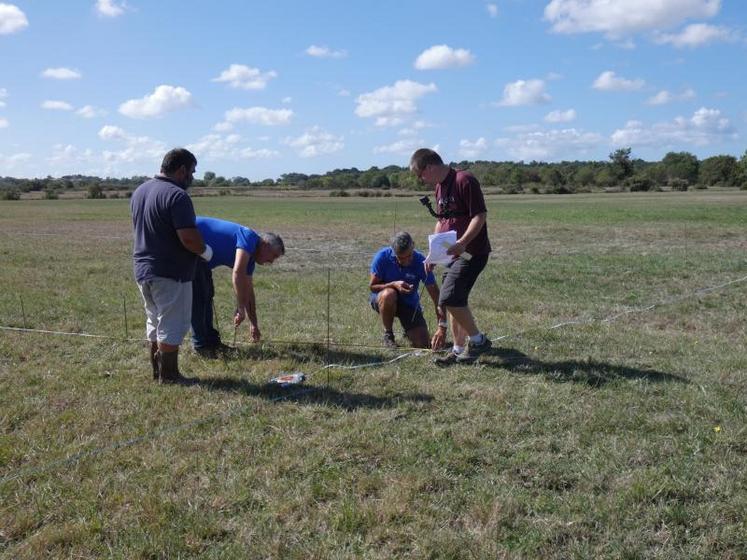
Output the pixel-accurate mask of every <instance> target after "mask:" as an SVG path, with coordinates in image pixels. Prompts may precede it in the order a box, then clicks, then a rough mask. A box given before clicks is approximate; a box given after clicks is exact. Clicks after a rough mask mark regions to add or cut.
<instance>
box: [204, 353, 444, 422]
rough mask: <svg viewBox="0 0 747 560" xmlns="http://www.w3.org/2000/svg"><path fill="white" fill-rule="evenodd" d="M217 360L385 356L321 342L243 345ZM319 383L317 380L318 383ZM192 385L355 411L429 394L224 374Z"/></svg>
mask: <svg viewBox="0 0 747 560" xmlns="http://www.w3.org/2000/svg"><path fill="white" fill-rule="evenodd" d="M216 359H217V360H219V361H220V360H224V361H226V362H230V361H239V360H249V361H255V362H256V361H263V360H273V359H283V360H294V361H296V362H299V363H313V364H315V365H318V364H319V363H324V362H326V361H327V360H329V363H335V364H346V365H360V364H368V363H372V362H380V361H386V359H387V358H386V357H384V356H382V355H381V354H378V353H373V352H359V351H355V350H353V351H351V350H348V349H340V348H334V347H332V348H330V351H329V354H328V353H327V347H326V346H324V345H321V344H291V343H289V344H287V345H279V344H275V345H273V346H271V347H270V346H260V345H257V346H243V347H239V348H233V349H231V350H229V351H226V352H224V353H222V354H221V355H220V356H219V357H218V358H216ZM314 377H315V379H312V380H310V381H312V382H313V381H316V380H318V379H326V374H325V373H324V370H323V369H322V368H319V369H318V370H317V372H316V375H315V376H314ZM320 383H321V382H320ZM192 384H195V385H200V386H201V387H204V388H205V389H208V390H209V391H226V392H230V393H240V394H243V395H247V396H251V397H260V398H263V399H267V400H270V401H280V400H282V401H290V402H296V403H305V404H317V405H327V406H335V407H339V408H343V409H345V410H355V409H358V408H389V407H393V406H397V405H398V404H399V403H400V402H403V401H409V402H431V401H433V397H432V396H431V395H427V394H424V393H396V394H394V395H390V396H386V397H377V396H374V395H369V394H366V393H350V392H345V391H338V390H337V389H333V388H332V387H329V386H322V385H321V384H318V385H312V384H310V383H309V384H304V385H292V386H290V387H286V388H282V387H279V386H277V385H275V384H269V383H265V384H260V383H252V382H251V381H247V380H246V379H240V378H235V377H228V376H219V377H205V378H193V381H192Z"/></svg>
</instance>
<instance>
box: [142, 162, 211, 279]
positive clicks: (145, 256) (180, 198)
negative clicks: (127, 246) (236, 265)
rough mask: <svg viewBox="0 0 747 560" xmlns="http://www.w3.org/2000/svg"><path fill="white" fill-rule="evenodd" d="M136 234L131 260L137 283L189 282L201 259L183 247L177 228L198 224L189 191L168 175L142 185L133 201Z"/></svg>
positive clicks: (191, 226) (192, 226)
mask: <svg viewBox="0 0 747 560" xmlns="http://www.w3.org/2000/svg"><path fill="white" fill-rule="evenodd" d="M130 210H131V212H132V228H133V233H134V242H133V251H132V261H133V266H134V270H135V280H136V281H137V282H138V284H142V283H143V282H145V281H147V280H150V279H152V278H154V277H161V278H171V279H173V280H177V281H179V282H190V281H192V279H193V278H194V275H195V264H196V262H197V259H198V258H199V257H198V256H197V255H195V254H194V253H191V252H190V251H187V249H185V248H184V246H183V245H182V243H181V241H180V240H179V236H178V235H177V234H176V230H178V229H183V228H194V227H196V222H195V209H194V206H192V199H191V198H189V195H188V194H187V193H186V191H185V190H184V189H183V188H182V187H180V186H179V185H177V184H176V183H174V182H172V181H171V180H170V179H168V178H167V177H160V176H159V177H155V178H153V179H150V180H149V181H146V182H145V183H143V184H142V185H140V186H139V187H138V188H137V189H135V192H134V193H132V199H131V201H130Z"/></svg>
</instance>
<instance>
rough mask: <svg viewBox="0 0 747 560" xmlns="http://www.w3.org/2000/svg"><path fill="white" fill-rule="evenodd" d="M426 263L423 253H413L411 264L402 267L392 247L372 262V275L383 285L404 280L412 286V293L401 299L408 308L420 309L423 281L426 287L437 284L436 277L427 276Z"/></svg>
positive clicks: (378, 254) (430, 273)
mask: <svg viewBox="0 0 747 560" xmlns="http://www.w3.org/2000/svg"><path fill="white" fill-rule="evenodd" d="M424 262H425V256H424V255H423V253H420V252H418V251H413V253H412V261H410V264H409V265H408V266H405V267H402V266H400V265H399V263H398V262H397V257H396V255H395V254H394V250H393V249H392V248H391V247H384V248H383V249H380V250H379V252H378V253H376V254H375V255H374V258H373V260H372V261H371V274H375V275H376V277H377V278H379V279H380V280H381V281H382V283H386V282H396V281H397V280H404V281H405V282H407V283H408V284H412V286H413V288H412V292H410V293H409V294H402V293H400V294H399V298H400V300H401V301H402V303H403V304H405V305H407V306H408V307H412V308H418V307H420V296H419V295H418V286H419V285H420V281H421V280H422V281H423V282H424V283H425V285H426V286H430V285H432V284H435V283H436V277H435V276H433V273H432V272H429V273H428V274H427V275H426V273H425V266H424V265H423V263H424Z"/></svg>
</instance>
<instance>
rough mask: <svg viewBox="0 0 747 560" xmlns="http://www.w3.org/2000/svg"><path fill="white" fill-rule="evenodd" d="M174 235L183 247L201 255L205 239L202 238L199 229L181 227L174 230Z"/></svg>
mask: <svg viewBox="0 0 747 560" xmlns="http://www.w3.org/2000/svg"><path fill="white" fill-rule="evenodd" d="M176 235H177V236H178V237H179V241H181V243H182V245H183V246H184V248H185V249H186V250H187V251H189V252H190V253H194V254H195V255H201V254H202V253H203V252H204V251H205V241H204V240H203V239H202V234H201V233H200V230H199V229H197V228H181V229H178V230H176Z"/></svg>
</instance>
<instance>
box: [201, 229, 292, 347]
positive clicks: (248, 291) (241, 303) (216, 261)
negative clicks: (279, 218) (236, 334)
mask: <svg viewBox="0 0 747 560" xmlns="http://www.w3.org/2000/svg"><path fill="white" fill-rule="evenodd" d="M197 229H198V230H199V231H200V233H201V234H202V237H203V238H204V239H205V243H207V244H208V245H210V247H212V249H213V256H212V258H211V259H210V260H209V261H207V262H200V263H197V269H196V270H195V280H194V290H193V291H192V345H193V346H194V349H195V350H196V351H197V353H199V354H201V355H203V356H205V357H215V356H216V355H217V354H218V353H219V352H221V351H224V350H226V349H227V348H228V347H227V346H226V345H225V344H223V343H222V342H221V340H220V334H219V333H218V331H217V330H216V329H215V327H214V326H213V297H214V296H215V289H214V286H213V273H212V270H213V269H214V268H216V267H218V266H228V267H230V268H231V269H233V274H232V283H233V292H234V295H235V296H236V312H235V315H234V325H235V326H236V327H238V326H239V325H240V324H241V323H242V322H243V321H244V319H245V318H246V317H248V318H249V324H250V332H251V336H252V340H253V341H254V342H258V341H259V340H260V337H261V333H260V330H259V324H258V323H257V308H256V299H255V296H254V283H253V281H252V276H253V274H254V267H255V265H257V264H270V263H272V262H274V261H275V259H277V258H278V257H280V256H282V255H284V254H285V245H284V244H283V240H282V239H281V238H280V236H279V235H276V234H274V233H269V232H268V233H257V232H255V231H253V230H251V229H249V228H247V227H244V226H242V225H239V224H235V223H233V222H228V221H226V220H219V219H217V218H206V217H203V216H198V217H197Z"/></svg>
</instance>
